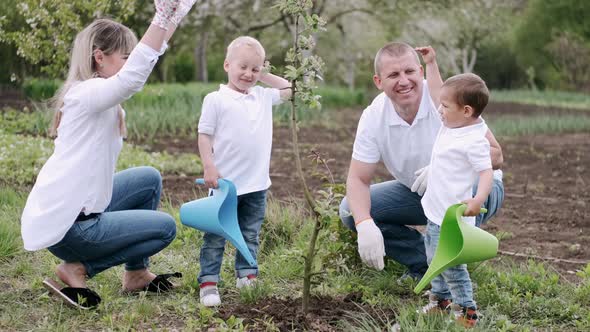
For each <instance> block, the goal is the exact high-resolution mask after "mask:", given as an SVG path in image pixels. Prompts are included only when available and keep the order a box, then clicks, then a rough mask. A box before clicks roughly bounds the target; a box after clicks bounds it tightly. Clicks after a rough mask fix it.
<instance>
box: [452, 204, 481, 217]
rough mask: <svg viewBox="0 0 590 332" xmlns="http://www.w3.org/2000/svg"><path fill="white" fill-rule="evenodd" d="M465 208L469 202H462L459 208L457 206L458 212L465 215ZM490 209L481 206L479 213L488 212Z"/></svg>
mask: <svg viewBox="0 0 590 332" xmlns="http://www.w3.org/2000/svg"><path fill="white" fill-rule="evenodd" d="M465 209H467V204H461V205H460V206H459V207H458V208H457V212H458V213H459V215H461V216H462V215H463V212H465ZM487 212H488V209H486V208H481V209H480V210H479V213H487Z"/></svg>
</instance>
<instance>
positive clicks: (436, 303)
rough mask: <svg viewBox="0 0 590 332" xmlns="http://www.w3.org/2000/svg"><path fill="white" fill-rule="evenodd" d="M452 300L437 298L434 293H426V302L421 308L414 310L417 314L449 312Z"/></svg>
mask: <svg viewBox="0 0 590 332" xmlns="http://www.w3.org/2000/svg"><path fill="white" fill-rule="evenodd" d="M451 304H452V301H451V300H450V299H444V300H441V299H439V298H438V297H437V296H436V295H434V294H430V295H428V304H427V305H425V306H423V307H422V309H420V310H416V311H417V312H418V313H419V314H440V313H444V312H449V310H450V306H451Z"/></svg>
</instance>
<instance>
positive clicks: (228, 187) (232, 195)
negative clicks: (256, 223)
mask: <svg viewBox="0 0 590 332" xmlns="http://www.w3.org/2000/svg"><path fill="white" fill-rule="evenodd" d="M195 182H196V183H197V184H205V181H204V180H203V179H197V180H196V181H195ZM217 183H218V185H219V188H218V189H213V195H212V196H209V197H205V198H201V199H197V200H194V201H191V202H188V203H184V204H182V206H181V207H180V222H182V224H183V225H185V226H188V227H192V228H195V229H198V230H201V231H203V232H207V233H213V234H216V235H219V236H222V237H224V238H225V239H226V240H229V241H230V242H231V243H232V244H233V245H234V247H236V249H238V251H239V252H240V254H242V256H243V257H244V258H245V259H246V261H247V262H248V264H250V266H256V259H254V257H252V254H251V253H250V250H249V249H248V246H247V245H246V241H244V237H243V236H242V232H241V231H240V226H239V224H238V195H237V193H236V186H235V185H234V184H233V183H232V182H231V181H229V180H225V179H219V180H217Z"/></svg>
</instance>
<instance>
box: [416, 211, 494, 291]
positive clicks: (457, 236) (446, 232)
mask: <svg viewBox="0 0 590 332" xmlns="http://www.w3.org/2000/svg"><path fill="white" fill-rule="evenodd" d="M466 208H467V205H466V204H461V203H460V204H455V205H451V206H450V207H449V208H448V209H447V212H446V213H445V216H444V218H443V222H442V225H441V226H440V237H439V240H438V247H437V248H436V251H435V253H434V257H433V258H432V262H430V265H429V266H428V271H426V273H425V274H424V277H422V279H421V280H420V282H418V285H416V287H415V288H414V293H416V294H418V293H420V292H421V291H422V290H423V289H424V287H426V285H428V284H429V283H430V282H431V281H432V279H434V278H435V277H436V276H437V275H439V274H441V273H442V272H443V271H444V270H446V269H448V268H450V267H453V266H457V265H460V264H467V263H473V262H479V261H484V260H486V259H490V258H494V257H496V255H497V253H498V239H497V238H496V237H495V236H493V235H492V234H490V233H488V232H486V231H484V230H483V229H481V228H478V227H475V226H472V225H469V224H467V223H465V222H464V221H463V220H462V218H461V217H462V216H463V212H465V209H466ZM485 212H487V210H486V209H481V213H485Z"/></svg>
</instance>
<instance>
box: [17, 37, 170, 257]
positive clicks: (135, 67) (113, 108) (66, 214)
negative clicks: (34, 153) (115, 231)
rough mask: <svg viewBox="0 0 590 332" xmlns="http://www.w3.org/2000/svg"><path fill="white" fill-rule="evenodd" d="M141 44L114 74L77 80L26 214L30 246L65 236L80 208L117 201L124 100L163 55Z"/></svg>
mask: <svg viewBox="0 0 590 332" xmlns="http://www.w3.org/2000/svg"><path fill="white" fill-rule="evenodd" d="M165 49H166V47H165V46H164V47H163V48H162V50H161V51H159V52H158V51H155V50H153V49H152V48H150V47H149V46H147V45H145V44H143V43H138V44H137V46H136V47H135V48H134V49H133V51H132V52H131V54H130V55H129V58H128V59H127V61H126V63H125V64H124V65H123V67H122V68H121V70H120V71H119V72H118V73H117V74H116V75H114V76H112V77H109V78H107V79H104V78H92V79H89V80H86V81H83V82H76V83H75V84H74V85H73V86H72V87H70V89H69V90H68V92H67V93H66V95H65V96H64V105H63V107H62V108H61V109H60V111H61V112H62V117H61V121H60V124H59V127H58V135H57V138H56V139H55V142H54V144H55V148H54V151H53V154H52V155H51V156H50V157H49V159H48V160H47V162H46V163H45V165H43V167H42V168H41V171H40V172H39V175H38V176H37V180H36V182H35V185H34V186H33V189H32V190H31V193H30V194H29V197H28V198H27V203H26V205H25V208H24V210H23V214H22V216H21V234H22V237H23V242H24V247H25V249H26V250H39V249H43V248H47V247H50V246H52V245H54V244H56V243H58V242H59V241H61V240H62V239H63V237H64V236H65V235H66V233H67V232H68V230H69V229H70V228H71V227H72V225H73V224H74V221H75V220H76V217H77V216H78V214H79V213H80V212H82V211H83V212H84V213H85V214H86V215H88V214H90V213H95V212H96V213H98V212H103V211H104V210H105V209H106V208H107V207H108V205H109V204H110V202H111V197H112V194H113V176H114V174H115V165H116V163H117V158H118V156H119V152H120V151H121V147H122V145H123V139H122V137H121V135H120V131H119V116H118V114H119V108H120V106H119V104H120V103H122V102H123V101H125V100H126V99H128V98H129V97H131V96H132V95H133V94H134V93H135V92H137V91H139V90H141V88H142V87H143V85H144V84H145V82H146V80H147V78H148V76H149V74H150V73H151V71H152V68H153V67H154V65H155V64H156V62H157V60H158V57H159V56H160V55H161V54H162V53H163V51H164V50H165Z"/></svg>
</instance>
